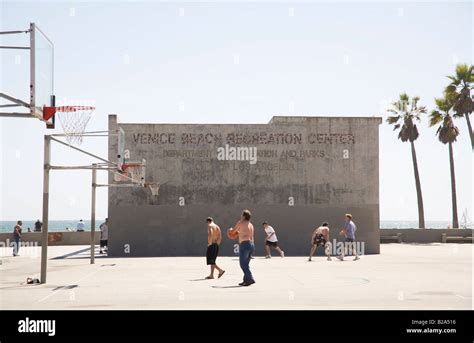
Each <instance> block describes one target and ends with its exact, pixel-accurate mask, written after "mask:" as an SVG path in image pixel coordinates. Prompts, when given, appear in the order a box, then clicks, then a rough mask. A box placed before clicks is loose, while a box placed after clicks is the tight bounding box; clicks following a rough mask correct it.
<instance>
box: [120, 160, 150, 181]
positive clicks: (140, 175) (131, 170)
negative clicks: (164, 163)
mask: <svg viewBox="0 0 474 343" xmlns="http://www.w3.org/2000/svg"><path fill="white" fill-rule="evenodd" d="M114 180H115V181H117V182H124V181H132V183H139V184H143V185H144V181H145V164H144V163H140V162H132V163H124V164H122V173H121V174H115V177H114Z"/></svg>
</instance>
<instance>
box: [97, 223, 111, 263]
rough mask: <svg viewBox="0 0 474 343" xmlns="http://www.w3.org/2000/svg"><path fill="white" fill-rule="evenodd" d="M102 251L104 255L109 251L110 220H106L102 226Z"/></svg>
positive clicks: (100, 227)
mask: <svg viewBox="0 0 474 343" xmlns="http://www.w3.org/2000/svg"><path fill="white" fill-rule="evenodd" d="M99 229H100V251H99V253H101V254H103V253H104V251H106V250H107V251H108V250H109V247H108V246H109V218H105V222H104V223H102V224H100V226H99Z"/></svg>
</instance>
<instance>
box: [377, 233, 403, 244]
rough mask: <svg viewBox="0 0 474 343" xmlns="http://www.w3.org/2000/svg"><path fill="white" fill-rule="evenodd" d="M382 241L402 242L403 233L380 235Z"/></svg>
mask: <svg viewBox="0 0 474 343" xmlns="http://www.w3.org/2000/svg"><path fill="white" fill-rule="evenodd" d="M382 241H396V242H397V243H401V242H402V234H401V233H397V234H396V235H393V236H380V242H382Z"/></svg>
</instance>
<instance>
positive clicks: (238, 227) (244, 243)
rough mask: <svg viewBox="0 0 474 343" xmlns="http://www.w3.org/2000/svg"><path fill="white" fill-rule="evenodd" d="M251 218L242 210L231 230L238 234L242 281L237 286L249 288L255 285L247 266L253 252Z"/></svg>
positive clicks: (246, 211) (248, 212)
mask: <svg viewBox="0 0 474 343" xmlns="http://www.w3.org/2000/svg"><path fill="white" fill-rule="evenodd" d="M251 216H252V215H251V213H250V211H249V210H244V211H243V212H242V216H241V218H240V220H239V221H238V222H237V224H235V226H234V227H233V230H235V231H237V232H238V233H239V261H240V268H242V271H243V272H244V281H243V282H241V283H239V286H250V285H251V284H254V283H255V280H254V279H253V276H252V272H251V271H250V266H249V264H250V258H251V255H252V254H253V252H254V251H255V245H254V243H253V233H254V229H253V225H252V223H251V222H250V217H251Z"/></svg>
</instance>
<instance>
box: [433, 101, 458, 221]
mask: <svg viewBox="0 0 474 343" xmlns="http://www.w3.org/2000/svg"><path fill="white" fill-rule="evenodd" d="M435 103H436V107H437V109H435V110H433V111H432V112H431V114H430V126H431V127H432V126H435V125H438V124H440V123H441V125H440V126H439V127H438V130H436V135H437V136H438V139H439V140H440V142H441V143H443V144H448V146H449V165H450V168H451V199H452V205H453V228H458V227H459V221H458V205H457V201H456V177H455V175H454V157H453V143H454V142H455V141H456V139H457V137H458V136H459V129H458V128H457V127H456V126H454V120H453V116H454V114H452V113H451V110H453V107H454V105H455V104H456V96H455V95H454V94H453V93H448V92H445V93H444V97H443V98H437V99H435Z"/></svg>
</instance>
